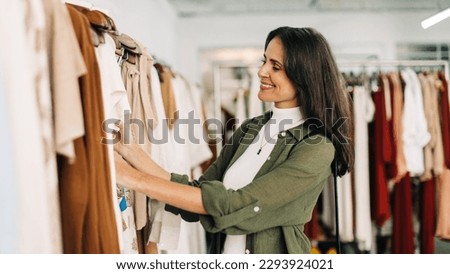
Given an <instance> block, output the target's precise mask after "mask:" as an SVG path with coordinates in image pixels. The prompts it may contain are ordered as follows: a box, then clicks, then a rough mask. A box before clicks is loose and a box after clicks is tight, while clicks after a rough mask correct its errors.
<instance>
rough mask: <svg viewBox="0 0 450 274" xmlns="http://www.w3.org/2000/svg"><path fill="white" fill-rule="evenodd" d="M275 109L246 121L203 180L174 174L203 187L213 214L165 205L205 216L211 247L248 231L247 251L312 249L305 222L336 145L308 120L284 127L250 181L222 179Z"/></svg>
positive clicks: (191, 216)
mask: <svg viewBox="0 0 450 274" xmlns="http://www.w3.org/2000/svg"><path fill="white" fill-rule="evenodd" d="M270 115H271V112H267V113H266V114H264V115H262V116H258V117H255V118H253V119H250V120H247V121H246V122H244V123H243V124H242V126H241V127H240V128H239V129H237V130H236V131H235V132H234V134H233V136H232V137H231V139H230V140H229V142H228V144H227V145H225V146H224V148H223V149H222V150H221V153H220V155H219V157H218V158H217V160H216V161H215V162H214V163H213V164H212V165H211V166H210V167H209V168H208V169H207V170H206V172H205V174H204V175H203V176H202V177H200V178H199V180H198V181H197V180H194V181H189V180H188V177H187V176H186V175H179V174H174V173H172V174H171V181H173V182H178V183H182V184H187V185H192V186H196V187H200V188H201V189H202V200H203V205H204V207H205V209H206V211H207V212H208V215H196V214H192V213H189V212H186V211H183V210H180V209H177V208H174V207H171V206H166V210H168V211H170V212H172V213H175V214H181V216H182V218H183V219H185V220H187V221H196V220H200V222H201V224H202V225H203V227H204V229H205V230H206V231H207V232H210V233H212V234H211V235H212V238H211V241H210V246H209V250H208V251H209V252H210V253H221V252H222V248H223V241H224V239H225V235H226V234H230V235H239V234H246V235H247V243H246V249H247V250H246V252H247V253H269V254H279V253H309V252H310V247H311V246H310V242H309V240H308V238H307V237H306V235H305V234H304V232H303V227H304V224H305V223H307V222H308V221H310V219H311V214H312V211H313V209H314V206H315V204H316V203H317V199H318V197H319V195H320V193H321V192H322V189H323V187H324V184H325V181H326V179H327V178H328V177H329V176H330V175H331V162H332V160H333V158H334V146H333V144H332V143H331V142H330V141H329V139H327V138H325V137H324V136H322V135H308V133H310V130H308V129H307V128H306V127H305V126H303V125H300V126H297V127H294V128H292V129H289V130H287V131H285V132H281V133H280V134H279V138H278V140H277V143H276V144H275V147H274V149H273V150H272V152H271V154H270V155H269V157H268V158H267V161H266V162H265V163H264V164H263V166H262V167H261V169H260V170H259V172H258V173H257V174H256V176H255V178H254V180H253V181H252V182H251V183H250V184H248V185H247V186H245V187H243V188H241V189H238V190H232V189H226V188H225V187H224V186H223V183H222V180H223V177H224V174H225V172H226V170H227V169H228V168H229V167H230V166H231V165H232V164H233V163H234V162H235V161H236V160H237V159H238V158H239V157H240V156H241V155H242V153H244V151H245V150H246V148H247V147H248V146H249V145H250V144H251V143H252V141H253V139H254V138H255V137H256V136H257V134H258V132H259V130H260V129H261V128H262V126H263V125H264V124H265V123H266V122H267V121H268V120H269V119H270ZM307 135H308V137H306V136H307ZM304 137H306V138H304Z"/></svg>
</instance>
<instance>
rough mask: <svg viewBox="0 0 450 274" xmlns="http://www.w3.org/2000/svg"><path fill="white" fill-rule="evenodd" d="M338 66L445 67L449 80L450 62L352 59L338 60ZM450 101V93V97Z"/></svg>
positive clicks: (446, 76) (446, 77)
mask: <svg viewBox="0 0 450 274" xmlns="http://www.w3.org/2000/svg"><path fill="white" fill-rule="evenodd" d="M337 65H338V68H340V69H341V68H351V67H360V68H367V67H375V68H376V67H444V74H445V79H446V80H447V81H449V80H450V79H449V76H450V71H449V62H448V61H446V60H350V61H341V62H337ZM448 100H449V102H450V94H449V98H448Z"/></svg>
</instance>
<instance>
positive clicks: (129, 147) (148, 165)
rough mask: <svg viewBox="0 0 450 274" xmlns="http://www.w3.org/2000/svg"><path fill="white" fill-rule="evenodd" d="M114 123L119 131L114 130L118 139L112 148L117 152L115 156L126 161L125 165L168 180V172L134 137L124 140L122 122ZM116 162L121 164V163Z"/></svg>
mask: <svg viewBox="0 0 450 274" xmlns="http://www.w3.org/2000/svg"><path fill="white" fill-rule="evenodd" d="M116 125H117V127H118V128H119V131H118V132H116V138H118V140H119V141H118V142H117V143H116V144H115V145H114V150H115V152H116V153H117V154H118V155H117V156H116V157H115V158H118V156H119V157H120V158H121V159H122V161H124V162H125V161H126V162H125V163H126V164H127V165H131V166H132V167H134V168H135V169H137V170H139V171H141V172H143V173H146V174H149V175H153V176H157V177H159V178H162V179H166V180H169V179H170V174H169V173H168V172H167V171H166V170H164V169H163V168H162V167H161V166H159V165H158V164H157V163H156V162H155V161H153V159H152V158H151V157H150V156H149V155H148V154H147V153H146V152H145V151H144V150H142V148H141V147H140V146H139V145H138V144H137V143H136V142H135V141H134V138H128V139H131V142H130V143H129V144H128V143H127V142H125V139H127V138H124V135H123V126H122V124H116ZM127 162H128V163H127ZM116 164H121V165H122V164H123V163H116Z"/></svg>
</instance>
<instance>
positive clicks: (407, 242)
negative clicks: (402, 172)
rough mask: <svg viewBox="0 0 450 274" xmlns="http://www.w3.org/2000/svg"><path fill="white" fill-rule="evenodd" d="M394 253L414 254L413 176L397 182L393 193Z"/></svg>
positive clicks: (407, 176)
mask: <svg viewBox="0 0 450 274" xmlns="http://www.w3.org/2000/svg"><path fill="white" fill-rule="evenodd" d="M393 200H394V204H393V220H392V226H393V228H392V253H394V254H414V228H413V215H412V214H413V212H412V193H411V178H410V177H409V174H407V175H406V176H405V177H403V178H402V180H401V181H400V182H399V183H397V184H395V186H394V193H393Z"/></svg>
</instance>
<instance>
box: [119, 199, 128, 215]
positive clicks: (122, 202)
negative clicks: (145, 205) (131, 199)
mask: <svg viewBox="0 0 450 274" xmlns="http://www.w3.org/2000/svg"><path fill="white" fill-rule="evenodd" d="M119 207H120V211H121V212H124V211H125V210H126V209H127V199H125V197H122V198H121V199H120V203H119Z"/></svg>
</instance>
